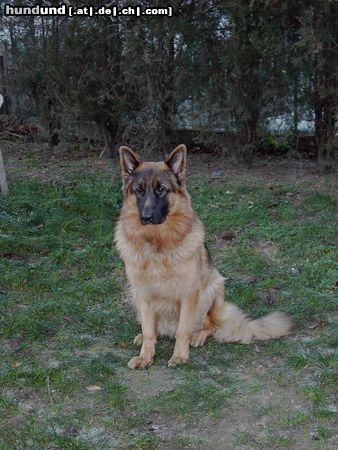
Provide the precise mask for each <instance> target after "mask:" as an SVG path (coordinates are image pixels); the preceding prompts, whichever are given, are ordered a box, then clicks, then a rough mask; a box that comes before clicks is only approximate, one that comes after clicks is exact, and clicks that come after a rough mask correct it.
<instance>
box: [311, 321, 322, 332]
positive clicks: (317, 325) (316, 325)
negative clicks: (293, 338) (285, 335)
mask: <svg viewBox="0 0 338 450" xmlns="http://www.w3.org/2000/svg"><path fill="white" fill-rule="evenodd" d="M324 327H325V322H324V320H318V322H315V323H313V324H312V325H310V326H309V329H310V330H320V329H321V328H324Z"/></svg>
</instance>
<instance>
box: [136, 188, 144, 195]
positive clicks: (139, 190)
mask: <svg viewBox="0 0 338 450" xmlns="http://www.w3.org/2000/svg"><path fill="white" fill-rule="evenodd" d="M135 192H136V193H137V194H140V195H142V194H144V190H143V189H142V188H141V186H137V188H136V189H135Z"/></svg>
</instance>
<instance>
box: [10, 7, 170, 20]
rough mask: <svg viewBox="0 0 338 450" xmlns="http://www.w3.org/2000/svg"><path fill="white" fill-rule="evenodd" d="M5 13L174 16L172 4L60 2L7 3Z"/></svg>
mask: <svg viewBox="0 0 338 450" xmlns="http://www.w3.org/2000/svg"><path fill="white" fill-rule="evenodd" d="M3 13H4V15H5V16H68V17H75V16H77V17H94V16H112V17H118V16H136V17H141V16H167V17H172V15H173V8H172V6H167V7H162V8H155V7H154V8H150V7H147V8H145V7H142V6H140V5H137V6H124V7H122V8H119V7H117V6H101V7H98V8H97V7H95V6H81V7H76V6H73V5H68V4H67V5H66V4H60V5H59V6H42V5H39V4H36V5H34V6H13V5H10V4H5V5H4V9H3Z"/></svg>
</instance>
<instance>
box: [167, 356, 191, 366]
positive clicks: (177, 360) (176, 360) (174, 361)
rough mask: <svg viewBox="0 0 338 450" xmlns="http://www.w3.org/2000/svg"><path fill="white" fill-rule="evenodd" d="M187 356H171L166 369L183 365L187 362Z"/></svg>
mask: <svg viewBox="0 0 338 450" xmlns="http://www.w3.org/2000/svg"><path fill="white" fill-rule="evenodd" d="M188 359H189V356H175V355H173V356H172V357H171V358H170V359H169V361H168V367H176V366H177V365H178V364H184V363H186V362H187V361H188Z"/></svg>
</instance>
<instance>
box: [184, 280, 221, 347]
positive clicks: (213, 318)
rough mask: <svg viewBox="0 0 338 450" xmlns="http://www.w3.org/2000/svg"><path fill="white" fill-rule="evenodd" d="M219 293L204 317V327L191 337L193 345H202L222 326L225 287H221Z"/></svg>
mask: <svg viewBox="0 0 338 450" xmlns="http://www.w3.org/2000/svg"><path fill="white" fill-rule="evenodd" d="M217 294H218V296H217V299H216V300H215V302H214V303H213V305H212V307H211V308H210V310H209V311H208V313H207V315H206V318H205V319H204V323H203V327H202V328H201V329H200V330H199V331H197V332H196V333H195V334H194V335H193V337H192V339H191V343H190V344H191V346H192V347H202V346H203V345H204V344H205V341H206V340H207V339H208V337H209V336H212V335H213V334H214V333H215V332H216V330H217V328H218V327H219V326H220V321H219V316H220V313H221V312H222V311H223V308H224V300H223V288H220V289H219V292H218V293H217Z"/></svg>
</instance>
